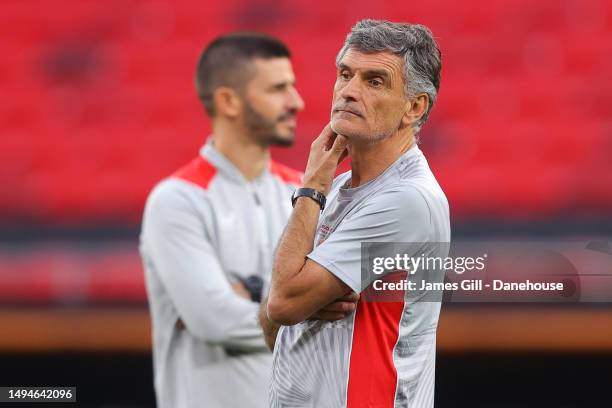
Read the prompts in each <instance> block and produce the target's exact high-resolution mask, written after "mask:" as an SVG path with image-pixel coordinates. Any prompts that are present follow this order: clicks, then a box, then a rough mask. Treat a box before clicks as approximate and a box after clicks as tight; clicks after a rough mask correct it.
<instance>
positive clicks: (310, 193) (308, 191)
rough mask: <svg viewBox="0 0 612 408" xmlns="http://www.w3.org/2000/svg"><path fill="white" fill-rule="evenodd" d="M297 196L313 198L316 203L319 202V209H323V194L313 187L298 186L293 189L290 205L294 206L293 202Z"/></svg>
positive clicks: (324, 199)
mask: <svg viewBox="0 0 612 408" xmlns="http://www.w3.org/2000/svg"><path fill="white" fill-rule="evenodd" d="M299 197H310V198H312V199H313V200H315V201H316V202H317V203H319V206H320V207H321V211H323V209H324V208H325V201H326V198H325V194H323V193H322V192H320V191H317V190H315V189H314V188H298V189H297V190H295V191H294V192H293V195H292V196H291V205H292V206H294V207H295V202H296V201H297V199H298V198H299Z"/></svg>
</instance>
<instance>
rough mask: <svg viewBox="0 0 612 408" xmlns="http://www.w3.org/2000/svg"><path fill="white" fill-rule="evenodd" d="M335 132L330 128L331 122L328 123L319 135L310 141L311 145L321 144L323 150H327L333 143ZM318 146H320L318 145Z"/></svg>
mask: <svg viewBox="0 0 612 408" xmlns="http://www.w3.org/2000/svg"><path fill="white" fill-rule="evenodd" d="M335 137H336V134H335V133H334V131H333V130H332V128H331V123H328V124H327V125H326V126H325V127H324V128H323V130H322V131H321V133H320V134H319V136H318V137H317V138H316V139H315V140H314V142H312V145H313V147H315V146H323V149H324V150H329V149H330V148H331V146H332V144H333V143H334V139H335ZM319 148H320V147H319Z"/></svg>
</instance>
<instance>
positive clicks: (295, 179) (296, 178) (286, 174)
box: [270, 160, 304, 186]
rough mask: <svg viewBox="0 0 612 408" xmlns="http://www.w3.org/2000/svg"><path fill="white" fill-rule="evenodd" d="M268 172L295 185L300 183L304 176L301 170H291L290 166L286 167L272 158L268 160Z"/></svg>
mask: <svg viewBox="0 0 612 408" xmlns="http://www.w3.org/2000/svg"><path fill="white" fill-rule="evenodd" d="M270 173H272V174H273V175H275V176H277V177H278V178H280V179H281V180H283V181H284V182H285V183H288V184H295V185H296V186H301V185H302V178H303V177H304V175H303V174H302V173H301V172H299V171H297V170H293V169H292V168H291V167H287V166H285V165H284V164H280V163H278V162H275V161H274V160H270Z"/></svg>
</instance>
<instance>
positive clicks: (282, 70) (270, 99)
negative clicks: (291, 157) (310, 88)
mask: <svg viewBox="0 0 612 408" xmlns="http://www.w3.org/2000/svg"><path fill="white" fill-rule="evenodd" d="M251 64H252V69H253V71H254V73H253V76H252V78H251V79H250V80H249V82H248V84H247V85H246V87H245V92H244V105H245V106H244V115H243V120H244V124H245V126H246V127H247V129H249V130H250V132H251V134H252V136H253V137H254V138H255V139H256V140H257V141H259V142H260V143H262V144H265V145H284V146H288V145H291V144H292V143H293V140H294V138H295V126H296V114H297V112H299V111H301V110H302V109H304V101H303V100H302V98H301V97H300V95H299V93H298V92H297V90H296V89H295V75H294V74H293V69H292V68H291V62H290V61H289V59H288V58H270V59H261V58H257V59H255V60H254V61H253V62H252V63H251Z"/></svg>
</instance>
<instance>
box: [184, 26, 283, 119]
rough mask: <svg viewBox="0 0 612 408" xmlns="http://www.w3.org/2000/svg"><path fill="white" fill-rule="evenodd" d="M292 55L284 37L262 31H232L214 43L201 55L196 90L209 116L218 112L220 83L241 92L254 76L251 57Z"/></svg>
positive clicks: (265, 57)
mask: <svg viewBox="0 0 612 408" xmlns="http://www.w3.org/2000/svg"><path fill="white" fill-rule="evenodd" d="M290 56H291V54H290V52H289V48H287V46H286V45H285V44H284V43H282V42H281V41H280V40H278V39H276V38H274V37H270V36H269V35H266V34H262V33H247V32H243V33H232V34H227V35H224V36H221V37H219V38H217V39H215V40H214V41H213V42H211V43H210V44H209V45H208V47H206V49H205V50H204V52H203V53H202V56H200V60H199V61H198V66H197V69H196V79H195V82H196V89H197V91H198V96H199V97H200V100H201V101H202V103H203V104H204V108H206V112H208V115H209V116H211V117H212V116H214V115H215V106H214V101H213V93H214V91H215V89H217V88H218V87H220V86H228V87H231V88H234V89H236V90H237V91H239V92H241V91H242V90H243V87H244V85H245V84H246V83H247V82H248V80H249V79H250V77H251V75H252V71H253V67H252V66H251V64H249V63H250V62H251V60H253V59H255V58H263V59H270V58H281V57H287V58H289V57H290Z"/></svg>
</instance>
